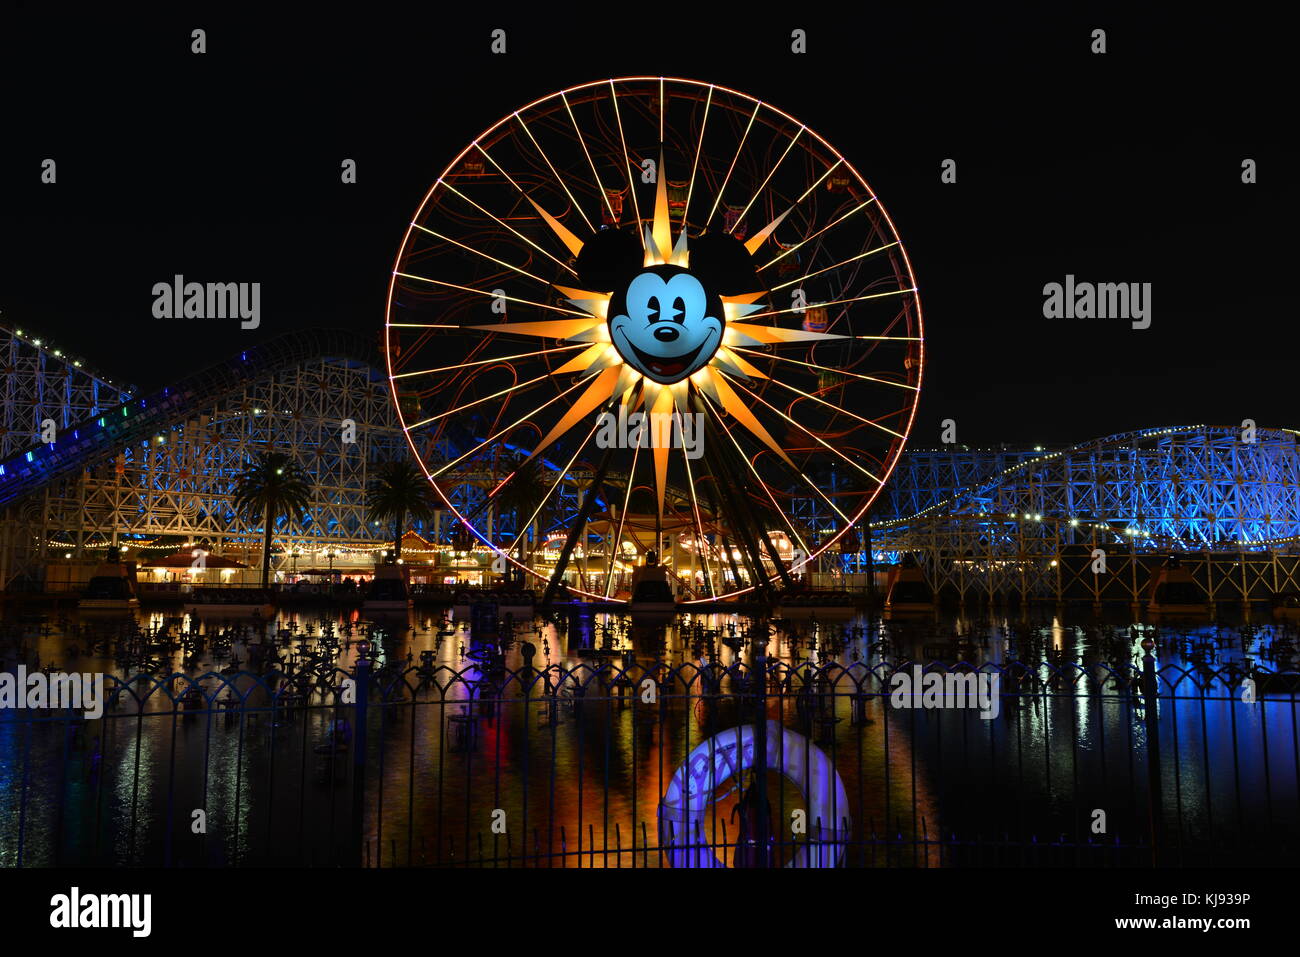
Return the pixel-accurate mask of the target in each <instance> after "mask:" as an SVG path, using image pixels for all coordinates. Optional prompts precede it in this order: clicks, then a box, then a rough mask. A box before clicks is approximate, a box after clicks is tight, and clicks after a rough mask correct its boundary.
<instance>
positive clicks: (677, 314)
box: [668, 296, 686, 325]
mask: <svg viewBox="0 0 1300 957" xmlns="http://www.w3.org/2000/svg"><path fill="white" fill-rule="evenodd" d="M668 318H669V319H671V320H672V321H673V322H675V323H677V324H678V325H683V324H684V323H685V322H686V300H685V299H683V298H682V297H681V296H678V297H677V298H676V299H674V300H673V311H672V313H671V314H670V315H669V317H668Z"/></svg>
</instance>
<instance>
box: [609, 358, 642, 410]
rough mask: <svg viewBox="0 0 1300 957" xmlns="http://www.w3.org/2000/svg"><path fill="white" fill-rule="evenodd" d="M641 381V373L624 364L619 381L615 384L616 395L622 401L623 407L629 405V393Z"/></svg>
mask: <svg viewBox="0 0 1300 957" xmlns="http://www.w3.org/2000/svg"><path fill="white" fill-rule="evenodd" d="M640 381H641V373H639V372H637V371H636V370H635V369H633V368H632V367H631V366H630V365H627V364H626V363H624V364H623V366H622V368H621V370H620V371H619V375H618V381H617V382H615V383H614V395H616V396H617V397H618V398H619V399H620V400H621V401H622V403H623V405H627V403H628V395H629V393H630V392H631V391H632V389H633V388H635V387H636V384H637V383H638V382H640Z"/></svg>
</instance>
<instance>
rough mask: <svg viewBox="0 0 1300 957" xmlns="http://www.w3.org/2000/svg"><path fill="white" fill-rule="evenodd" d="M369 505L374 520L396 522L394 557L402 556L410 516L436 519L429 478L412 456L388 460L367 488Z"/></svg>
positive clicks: (394, 523)
mask: <svg viewBox="0 0 1300 957" xmlns="http://www.w3.org/2000/svg"><path fill="white" fill-rule="evenodd" d="M366 508H367V510H368V511H369V514H370V521H372V522H392V523H393V558H394V559H398V558H401V557H402V534H403V532H404V531H405V530H406V519H407V517H408V516H409V517H411V518H413V519H415V520H416V521H418V522H429V521H432V520H433V513H434V504H433V498H432V497H431V496H430V494H429V480H428V479H426V478H425V477H424V475H423V473H421V472H420V470H419V469H417V468H416V467H415V466H414V465H412V464H411V462H410V461H409V460H408V459H396V460H394V461H391V462H384V463H383V464H382V465H380V466H379V468H378V469H377V470H376V471H375V477H374V478H373V479H371V480H370V487H369V489H367V490H366Z"/></svg>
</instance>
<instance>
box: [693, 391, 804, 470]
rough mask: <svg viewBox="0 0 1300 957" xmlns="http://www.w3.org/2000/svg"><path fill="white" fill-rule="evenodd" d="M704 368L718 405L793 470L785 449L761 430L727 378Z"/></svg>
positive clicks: (793, 465) (760, 424) (764, 430)
mask: <svg viewBox="0 0 1300 957" xmlns="http://www.w3.org/2000/svg"><path fill="white" fill-rule="evenodd" d="M706 368H708V370H709V373H710V374H711V378H712V379H713V386H714V388H715V389H716V390H717V394H718V399H719V404H720V405H721V406H722V407H723V408H724V409H725V410H726V411H728V412H730V413H731V414H732V415H733V416H735V417H736V421H738V422H739V423H740V424H741V425H743V426H744V427H745V428H747V429H749V431H750V432H751V433H753V434H754V436H755V437H756V438H758V439H759V440H760V441H762V443H763V444H764V445H766V446H767V447H768V448H769V449H771V450H772V451H773V452H775V453H776V454H777V455H779V456H780V457H781V459H782V461H784V462H785V464H786V465H788V466H790V468H792V469H794V468H795V464H794V463H793V462H792V461H790V456H788V455H786V454H785V449H783V448H781V446H779V445H778V444H777V442H776V439H774V438H772V436H771V434H770V433H769V432H768V431H767V429H765V428H763V423H762V422H759V421H758V419H757V418H756V417H755V416H754V413H753V412H751V411H750V410H749V406H747V405H746V404H745V400H744V399H742V398H741V397H740V396H739V395H737V394H736V390H735V389H733V388H732V387H731V385H730V383H728V382H727V377H726V376H725V375H723V374H722V372H721V371H719V370H717V369H713V368H709V367H707V366H706ZM795 471H798V469H795Z"/></svg>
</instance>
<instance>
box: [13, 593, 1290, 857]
mask: <svg viewBox="0 0 1300 957" xmlns="http://www.w3.org/2000/svg"><path fill="white" fill-rule="evenodd" d="M757 634H765V635H768V636H769V640H768V641H767V643H766V646H765V651H766V654H767V656H768V659H769V662H772V663H774V664H772V666H771V672H770V674H769V680H768V682H767V684H766V687H765V692H764V698H765V700H764V703H763V704H762V706H761V711H762V714H763V715H764V716H765V717H766V718H767V719H768V720H771V721H776V722H779V723H780V725H781V726H782V727H785V728H788V729H790V730H792V731H797V732H799V733H800V734H805V735H807V736H808V737H809V738H810V739H812V740H813V741H814V742H815V743H816V745H817V747H818V748H820V749H821V751H822V752H824V753H825V754H826V756H827V758H828V760H829V761H830V762H832V763H833V765H834V769H835V773H836V774H837V775H838V776H839V778H840V779H841V780H842V782H843V785H844V789H845V794H846V796H847V802H848V805H849V806H848V807H847V808H844V809H842V811H843V817H845V818H847V820H848V822H850V827H851V833H852V840H851V842H850V846H849V847H848V849H847V851H846V854H845V860H844V863H846V864H848V865H850V866H883V865H895V866H943V865H947V864H951V863H954V862H955V863H962V862H965V861H966V860H967V859H973V858H968V857H965V856H963V855H968V854H969V853H971V849H972V848H975V849H979V850H980V852H981V853H984V852H985V851H987V849H988V848H989V847H1000V848H1001V850H999V851H998V853H999V854H1002V855H1003V856H1002V857H1001V858H999V860H1002V861H1006V862H1016V861H1017V860H1026V861H1027V862H1032V858H1028V857H1026V854H1027V853H1028V852H1026V850H1025V847H1026V846H1029V845H1030V844H1031V842H1032V841H1034V840H1037V841H1038V842H1039V844H1040V845H1050V844H1057V845H1065V846H1069V847H1071V848H1075V849H1074V850H1072V851H1071V853H1073V854H1074V855H1075V856H1074V857H1073V858H1070V859H1069V860H1083V861H1086V862H1101V861H1100V860H1099V859H1098V858H1097V853H1112V854H1113V855H1121V854H1122V853H1132V854H1136V856H1135V857H1128V858H1123V860H1132V861H1136V862H1139V863H1147V862H1149V860H1150V857H1149V851H1150V849H1149V846H1148V845H1149V843H1150V837H1151V834H1152V832H1151V829H1150V821H1149V815H1148V807H1149V804H1150V793H1149V790H1148V781H1149V776H1148V758H1149V756H1150V755H1154V754H1155V751H1154V750H1152V749H1151V747H1150V745H1151V742H1149V741H1148V722H1147V715H1146V713H1145V705H1146V702H1145V699H1144V697H1143V695H1142V694H1141V693H1140V691H1141V683H1140V680H1135V679H1136V678H1137V676H1138V674H1139V672H1140V668H1141V657H1140V656H1141V649H1140V647H1139V646H1138V643H1139V642H1140V640H1141V639H1142V638H1143V637H1147V636H1150V637H1152V638H1153V639H1154V640H1155V641H1156V643H1157V644H1156V653H1157V654H1158V662H1157V663H1158V665H1159V667H1160V669H1161V671H1160V675H1161V693H1162V695H1164V697H1162V698H1161V700H1160V703H1159V715H1158V721H1159V729H1160V749H1159V766H1160V771H1161V774H1160V782H1161V787H1160V795H1159V797H1160V803H1161V806H1162V811H1163V817H1162V820H1163V828H1162V830H1161V831H1160V832H1158V835H1157V836H1158V838H1159V841H1160V844H1161V853H1162V854H1164V855H1166V856H1165V857H1164V860H1166V861H1169V857H1168V855H1170V854H1174V855H1175V856H1176V859H1177V860H1181V861H1183V862H1188V861H1191V862H1197V861H1199V860H1200V859H1201V858H1198V857H1197V855H1203V854H1207V853H1211V854H1213V855H1218V857H1213V859H1214V860H1218V859H1221V858H1222V857H1223V855H1225V854H1227V855H1228V856H1231V855H1233V854H1236V855H1238V856H1239V858H1240V859H1250V860H1272V859H1273V858H1274V857H1275V856H1276V855H1277V854H1278V853H1279V851H1278V849H1279V848H1281V847H1285V846H1286V842H1287V841H1294V840H1295V839H1296V836H1297V817H1298V814H1297V793H1296V757H1295V755H1296V738H1295V723H1294V719H1295V712H1294V702H1293V700H1292V699H1291V698H1289V697H1286V696H1279V695H1277V694H1268V695H1266V696H1265V697H1264V698H1263V700H1262V703H1260V704H1254V705H1251V704H1246V703H1243V702H1241V701H1240V700H1239V695H1238V693H1237V692H1238V688H1239V685H1240V683H1241V680H1242V678H1243V677H1244V676H1245V675H1247V674H1248V673H1249V670H1250V669H1251V668H1252V667H1253V665H1254V664H1255V663H1257V662H1261V661H1263V662H1264V663H1265V664H1269V665H1272V666H1273V667H1275V668H1277V669H1279V670H1284V669H1285V666H1286V665H1287V664H1288V663H1289V661H1290V656H1291V655H1293V654H1294V648H1295V638H1294V634H1293V633H1292V632H1290V631H1289V630H1287V629H1286V628H1285V627H1274V626H1272V625H1268V626H1265V627H1259V626H1253V625H1249V624H1244V623H1236V624H1231V625H1226V624H1224V625H1208V624H1199V625H1164V626H1162V627H1160V628H1158V629H1155V628H1152V627H1151V626H1149V625H1145V626H1144V625H1135V626H1130V624H1129V623H1128V622H1120V621H1115V622H1109V623H1108V622H1104V621H1102V622H1097V621H1094V620H1092V619H1091V618H1084V617H1082V616H1080V617H1079V619H1078V620H1077V621H1076V620H1071V619H1069V618H1063V617H1061V616H1048V617H1044V618H1042V619H1041V620H1020V621H1013V620H1009V619H1006V618H996V619H984V620H976V619H970V618H945V619H942V620H937V621H928V620H927V621H900V622H881V621H880V620H878V619H868V618H865V617H859V618H854V619H851V620H847V619H841V620H836V621H818V620H817V619H815V618H810V619H802V620H793V621H781V622H774V623H772V625H771V630H770V632H769V631H767V630H766V626H764V627H763V628H762V629H758V630H755V628H754V623H753V622H751V621H749V620H748V619H744V618H740V617H738V616H735V615H705V616H679V617H678V618H677V619H675V620H673V621H670V622H666V623H660V624H654V623H651V624H648V625H640V624H638V625H635V626H634V625H633V624H632V623H631V622H629V621H627V620H626V619H619V618H614V617H611V616H607V615H603V614H596V615H593V614H591V613H587V614H575V615H574V616H573V617H570V618H561V619H559V620H558V621H557V622H543V621H541V620H538V621H536V622H529V623H521V624H519V625H517V626H515V627H514V630H513V633H512V634H510V635H506V636H503V637H502V638H501V639H500V640H496V639H490V640H486V641H475V640H474V638H473V637H472V636H471V635H470V634H469V632H468V630H467V629H466V628H465V627H463V626H460V625H457V623H455V622H449V621H447V620H446V619H445V618H444V617H442V616H441V615H440V614H439V613H437V612H436V611H433V612H431V611H429V610H417V611H415V612H413V613H411V614H410V615H409V616H408V617H407V618H406V619H405V620H396V621H393V620H376V621H370V620H366V619H364V618H362V617H361V616H359V615H358V614H357V613H356V612H348V613H346V614H339V613H337V612H335V611H333V610H327V609H309V610H296V611H293V612H285V613H282V614H281V615H280V616H279V617H278V618H277V619H276V620H275V621H273V622H261V621H256V620H251V619H244V620H241V621H235V620H225V621H223V620H220V619H216V618H209V619H205V620H198V619H192V618H190V617H188V616H177V617H170V616H164V615H162V614H160V613H156V612H154V613H147V614H142V615H140V616H139V617H138V618H117V619H113V618H103V617H100V618H78V617H76V616H69V617H68V618H67V619H58V618H57V617H56V616H51V618H50V619H49V620H46V621H33V622H24V623H17V624H9V625H6V626H5V631H4V632H3V635H2V636H0V656H2V657H3V658H4V662H3V666H4V667H5V668H7V669H9V670H13V668H14V667H15V666H16V664H17V663H18V662H20V661H22V662H25V663H26V664H27V665H28V667H29V668H33V667H50V668H52V669H53V670H64V671H72V670H76V671H104V672H105V673H108V674H111V675H112V676H114V678H113V680H114V681H115V682H117V683H118V684H119V685H121V686H122V687H123V688H124V693H123V696H122V700H121V701H120V703H119V705H118V707H117V708H116V709H115V710H113V711H112V712H110V713H109V714H108V715H106V716H105V717H104V718H102V719H99V720H95V721H85V720H80V719H76V718H70V717H69V716H67V715H53V714H49V713H42V714H40V715H32V714H23V713H20V712H11V711H5V712H0V863H3V864H5V865H13V864H17V863H18V862H19V861H20V860H21V862H22V863H24V864H28V865H30V864H56V863H63V864H68V863H77V862H89V863H104V864H126V863H161V864H184V865H199V864H206V865H214V864H234V863H250V864H267V865H274V864H279V863H285V864H290V863H303V862H306V863H317V864H332V863H353V862H356V861H358V860H360V861H362V862H368V863H369V864H371V865H376V864H382V865H384V866H389V865H393V864H396V865H399V866H400V865H407V864H415V865H419V864H421V863H466V862H471V863H484V864H485V865H486V866H507V865H509V866H519V864H520V863H522V862H523V859H525V858H527V859H528V863H530V864H537V865H540V866H567V867H574V866H583V867H588V866H591V867H642V866H650V867H658V866H665V864H666V855H664V854H663V853H661V852H660V850H659V843H660V836H659V833H658V820H659V805H660V801H661V799H662V798H663V796H664V794H665V793H666V791H667V790H668V786H669V783H670V780H671V778H672V776H673V775H674V773H675V772H677V769H678V767H679V766H680V764H681V763H682V761H683V760H684V759H685V758H686V756H687V755H689V754H690V753H691V751H692V750H693V749H694V748H696V747H697V746H698V745H699V744H700V743H701V742H702V741H704V740H706V739H708V738H709V737H711V736H712V735H715V734H718V733H719V732H722V731H725V730H726V729H728V728H735V727H737V726H739V725H744V724H752V723H753V722H754V721H756V720H757V719H758V717H759V713H760V712H759V708H760V706H759V704H758V699H757V697H756V692H757V690H758V689H757V686H756V685H755V684H754V683H753V682H752V681H750V678H749V676H750V674H751V668H752V666H753V662H754V657H755V654H756V653H757V651H758V647H757V643H756V642H755V641H754V640H753V638H754V636H755V635H757ZM479 637H482V636H479ZM364 656H369V664H368V670H369V672H370V673H372V674H373V675H374V676H375V679H376V680H375V683H374V684H373V686H370V687H369V688H368V694H365V695H363V699H364V700H365V701H366V703H367V720H366V731H367V733H366V734H365V735H362V734H360V733H359V731H358V730H357V729H356V728H355V727H354V723H355V721H356V720H357V715H358V709H357V704H356V703H355V698H350V697H348V696H347V693H346V691H345V689H344V686H343V684H342V681H343V679H344V678H345V677H346V676H347V675H349V674H352V673H353V672H354V669H356V667H357V664H358V659H359V657H364ZM911 660H919V661H926V662H929V661H939V662H944V663H945V664H946V665H947V666H956V664H957V662H960V661H966V662H970V663H971V664H973V665H975V666H982V665H987V666H990V667H994V668H995V670H998V673H999V674H1000V675H1001V678H1002V683H1003V684H1002V689H1001V690H1002V691H1003V692H1004V694H1005V695H1007V696H1006V697H1004V698H1003V707H1002V709H1001V714H1000V715H999V716H998V717H997V718H996V719H994V720H992V721H982V720H979V719H978V718H977V717H974V716H973V715H972V714H971V713H969V712H964V711H955V710H952V709H948V710H941V711H927V710H924V709H903V710H898V709H895V708H894V707H892V706H891V704H890V702H889V698H888V677H889V674H890V673H891V668H892V666H894V665H898V664H901V663H904V662H908V661H911ZM1017 661H1020V662H1030V663H1032V665H1031V666H1030V667H1029V668H1025V669H1016V668H1012V667H1011V665H1012V663H1013V662H1017ZM266 666H273V667H274V673H271V672H270V671H268V674H267V675H266V676H263V677H261V678H259V677H257V676H255V675H254V674H250V673H248V672H249V670H252V671H257V670H260V669H261V668H262V667H266ZM1001 669H1006V670H1001ZM141 672H145V673H147V674H148V675H150V676H152V677H149V678H147V679H145V680H143V681H131V682H130V684H129V685H128V684H126V682H127V681H128V680H129V679H130V678H132V677H134V676H136V675H138V674H140V673H141ZM205 675H206V677H202V676H205ZM818 676H820V680H819V679H818ZM201 677H202V681H201V686H202V689H203V694H204V699H203V700H202V701H199V702H192V703H197V704H198V705H200V708H199V709H197V710H193V711H191V710H190V709H188V708H187V707H186V703H185V699H184V695H185V692H186V690H187V688H188V687H189V680H190V679H199V678H201ZM169 692H170V695H169ZM1017 693H1018V694H1017ZM172 696H174V698H175V700H176V704H173V697H172ZM227 704H229V705H230V706H229V707H227V706H226V705H227ZM209 706H210V709H211V710H208V708H209ZM33 717H35V718H37V720H32V718H33ZM362 757H363V758H364V766H363V767H359V766H358V765H357V761H358V759H359V758H362ZM756 784H757V786H758V788H757V790H755V791H753V792H752V793H751V792H750V791H749V789H750V788H751V787H753V786H755V785H756ZM358 785H363V788H364V790H363V792H362V801H363V804H362V806H361V812H362V813H361V814H360V815H357V814H356V813H355V812H356V810H357V804H356V800H355V794H356V788H357V787H358ZM760 792H762V793H765V794H766V796H767V804H766V805H764V807H770V811H767V812H765V817H766V819H768V820H770V822H771V827H772V828H773V833H774V834H775V837H776V840H777V841H778V842H781V843H783V844H784V845H785V846H782V847H779V848H778V850H777V857H778V861H786V860H789V859H790V858H791V857H792V853H793V852H792V847H791V846H790V844H791V842H793V841H796V840H798V839H799V837H798V835H799V833H800V831H799V826H800V825H799V824H798V820H799V814H798V813H796V812H800V811H806V810H807V800H806V795H803V794H802V793H800V791H799V789H798V788H795V787H793V786H792V785H791V783H790V782H789V781H788V780H783V779H782V778H781V776H780V775H779V773H776V771H775V770H774V771H773V773H771V774H770V775H769V779H768V780H766V781H764V782H756V779H755V777H754V775H753V774H752V773H749V772H745V773H741V774H739V775H737V776H736V777H735V778H733V779H730V780H727V781H719V782H718V787H717V789H716V792H715V793H714V794H713V795H711V798H712V800H711V801H710V802H709V806H708V809H707V813H705V814H704V815H703V818H704V821H703V826H702V833H701V835H700V840H701V841H702V842H705V843H708V844H719V845H720V844H732V845H734V844H735V842H736V841H737V839H738V831H739V829H740V827H741V826H742V824H743V823H744V822H745V821H746V820H750V819H754V818H753V806H754V805H753V803H752V802H753V801H754V800H757V795H758V794H759V793H760ZM747 794H748V795H749V796H750V798H749V803H746V804H743V805H742V803H741V802H742V798H743V797H745V795H747ZM1097 809H1102V810H1104V811H1105V817H1106V822H1107V824H1106V831H1105V832H1104V834H1098V833H1096V832H1095V831H1094V829H1093V822H1094V820H1095V811H1096V810H1097ZM838 814H839V811H838V810H837V815H838ZM747 815H748V817H747ZM805 830H812V829H811V828H807V827H806V825H805ZM814 833H815V831H814ZM804 839H805V840H806V839H807V838H806V837H805V838H804ZM1079 845H1082V846H1084V851H1079V850H1078V849H1077V846H1079ZM1139 845H1140V846H1141V850H1140V851H1136V852H1135V851H1134V848H1135V847H1138V846H1139ZM1207 849H1208V850H1207ZM1089 855H1091V856H1089ZM719 856H720V857H722V858H723V859H724V860H726V861H728V862H729V863H730V862H733V861H734V859H735V853H734V848H727V849H724V850H721V851H719ZM1233 859H1238V858H1233ZM1116 860H1117V861H1119V857H1116Z"/></svg>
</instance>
